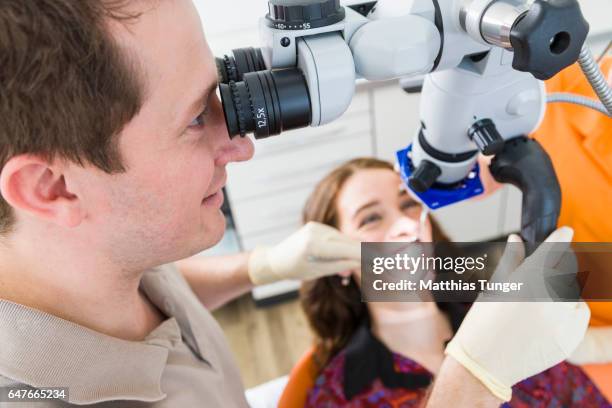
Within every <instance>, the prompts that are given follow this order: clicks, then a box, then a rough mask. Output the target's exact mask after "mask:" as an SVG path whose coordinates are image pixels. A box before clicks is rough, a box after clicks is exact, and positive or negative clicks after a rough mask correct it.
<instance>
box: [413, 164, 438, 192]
mask: <svg viewBox="0 0 612 408" xmlns="http://www.w3.org/2000/svg"><path fill="white" fill-rule="evenodd" d="M440 174H442V171H441V170H440V168H439V167H438V166H436V165H435V164H434V163H432V162H430V161H429V160H422V161H421V163H420V164H419V167H417V168H416V170H415V171H414V173H412V176H411V177H410V179H409V180H408V185H409V186H410V188H412V189H413V190H414V191H416V192H417V193H424V192H426V191H427V190H429V189H430V188H431V186H433V184H434V183H435V182H436V180H437V179H438V177H440Z"/></svg>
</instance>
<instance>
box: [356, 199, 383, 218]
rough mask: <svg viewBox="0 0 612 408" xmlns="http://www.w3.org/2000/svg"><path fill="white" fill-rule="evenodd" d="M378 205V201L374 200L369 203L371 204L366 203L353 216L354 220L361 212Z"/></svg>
mask: <svg viewBox="0 0 612 408" xmlns="http://www.w3.org/2000/svg"><path fill="white" fill-rule="evenodd" d="M377 204H378V200H372V201H369V202H367V203H365V204H364V205H362V206H361V207H359V208H358V209H357V211H355V213H354V214H353V219H354V218H355V217H357V215H359V213H360V212H361V211H363V210H366V209H368V208H370V207H373V206H375V205H377Z"/></svg>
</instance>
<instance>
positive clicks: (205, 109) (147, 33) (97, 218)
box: [73, 0, 253, 268]
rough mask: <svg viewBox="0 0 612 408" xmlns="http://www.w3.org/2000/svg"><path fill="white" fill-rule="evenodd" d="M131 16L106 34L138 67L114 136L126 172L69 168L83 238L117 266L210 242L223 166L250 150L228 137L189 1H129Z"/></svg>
mask: <svg viewBox="0 0 612 408" xmlns="http://www.w3.org/2000/svg"><path fill="white" fill-rule="evenodd" d="M136 3H137V4H138V6H137V7H138V10H137V11H139V12H142V13H143V14H142V15H141V16H140V17H139V18H138V20H136V22H135V23H131V22H128V23H127V24H126V25H125V26H122V25H120V24H117V23H114V24H113V26H112V27H111V32H113V34H114V35H115V37H116V38H117V39H118V41H119V42H120V44H122V45H123V46H124V47H125V48H126V50H127V51H128V52H129V53H131V55H132V56H133V57H135V58H133V59H136V60H137V62H138V63H139V64H140V65H141V67H140V70H141V71H142V72H143V73H144V74H145V77H146V78H145V82H146V93H145V102H144V105H143V107H142V110H141V111H140V112H139V114H138V115H137V116H136V117H135V118H134V119H133V120H132V121H131V122H130V123H129V124H128V125H127V126H126V127H125V128H124V130H123V132H122V133H121V135H120V138H119V146H120V152H121V155H122V157H123V162H124V165H125V167H126V169H127V171H126V172H125V173H121V174H115V175H109V174H106V173H104V172H102V171H99V170H97V169H93V168H92V167H91V166H88V167H87V168H85V169H82V171H80V172H78V171H77V170H75V172H76V174H75V176H77V177H76V178H74V179H73V180H74V181H73V182H75V183H78V184H79V186H78V187H79V191H83V192H85V193H84V194H82V196H81V197H80V198H81V199H82V200H83V202H84V208H85V209H86V212H87V214H86V218H85V220H84V222H83V223H82V225H81V226H79V227H78V228H81V229H88V230H87V231H86V234H87V235H88V237H91V241H93V242H90V243H95V244H96V245H97V246H98V248H100V249H101V250H102V251H104V252H105V253H107V254H108V256H109V257H110V258H111V259H112V261H113V262H116V263H120V264H123V266H125V267H126V268H134V267H148V266H153V265H158V264H161V263H165V262H170V261H173V260H177V259H180V258H184V257H187V256H190V255H192V254H194V253H197V252H199V251H201V250H203V249H206V248H208V247H210V246H212V245H214V244H215V243H217V242H218V241H219V240H220V239H221V237H222V235H223V232H224V229H225V220H224V217H223V214H222V213H221V211H220V207H221V204H222V192H221V189H222V187H223V186H224V184H225V181H226V171H225V165H226V164H227V163H228V162H231V161H242V160H248V159H249V158H251V157H252V155H253V145H252V143H251V141H250V140H249V139H246V138H236V139H234V140H232V141H230V139H229V137H228V134H227V129H226V127H225V121H224V116H223V109H222V107H221V104H220V101H219V99H218V97H217V95H216V93H215V89H216V83H217V74H216V72H217V71H216V67H215V63H214V58H213V56H212V54H211V52H210V49H209V47H208V45H207V43H206V40H205V38H204V34H203V31H202V28H201V24H200V19H199V16H198V14H197V12H196V9H195V7H194V6H193V4H192V3H191V0H161V1H158V2H136Z"/></svg>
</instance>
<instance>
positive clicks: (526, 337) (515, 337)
mask: <svg viewBox="0 0 612 408" xmlns="http://www.w3.org/2000/svg"><path fill="white" fill-rule="evenodd" d="M572 236H573V231H572V230H571V229H570V228H560V229H558V230H557V231H555V232H554V233H552V234H551V235H550V236H549V237H548V239H547V240H546V242H560V243H565V244H559V245H556V247H555V251H550V248H551V247H550V245H549V246H540V247H539V248H538V249H537V250H536V251H535V252H534V253H533V255H532V256H530V257H529V258H527V260H525V262H523V258H524V255H523V256H520V255H519V256H517V251H516V250H514V249H513V250H512V256H506V253H507V252H508V248H506V251H505V252H504V256H503V257H502V260H503V262H500V264H503V265H504V267H511V268H513V269H515V270H516V273H517V274H518V276H520V275H521V274H522V271H521V268H522V267H523V266H524V265H528V267H529V268H530V269H532V270H534V269H537V266H540V267H541V268H542V269H549V268H553V269H554V268H557V267H559V263H560V261H561V257H562V254H563V252H561V251H558V250H559V249H561V247H562V246H563V245H565V248H568V247H569V242H570V241H571V239H572ZM513 245H521V244H520V243H517V244H513ZM544 251H546V253H544ZM522 253H523V254H524V251H522ZM504 258H505V259H504ZM561 263H563V262H561ZM563 267H566V265H563ZM589 317H590V311H589V308H588V307H587V306H586V304H585V303H584V302H552V301H547V302H481V301H477V302H475V303H474V304H473V305H472V307H471V309H470V311H469V313H468V314H467V316H466V317H465V320H464V321H463V323H462V324H461V327H460V328H459V330H458V332H457V334H456V335H455V337H454V338H453V339H452V341H451V342H450V343H449V344H448V346H447V348H446V354H447V355H450V356H452V357H453V358H454V359H455V360H457V361H458V362H459V363H460V364H461V365H463V366H464V367H465V368H466V369H467V370H468V371H470V372H471V373H472V374H473V375H474V376H475V377H476V378H478V379H479V380H480V381H481V382H482V383H483V384H484V385H485V386H486V387H487V388H488V389H489V390H490V391H491V392H492V393H493V394H494V395H495V396H497V397H498V398H500V399H501V400H503V401H509V400H510V399H511V397H512V388H511V387H512V386H513V385H514V384H516V383H518V382H520V381H522V380H524V379H526V378H528V377H531V376H533V375H535V374H538V373H540V372H542V371H544V370H546V369H548V368H550V367H552V366H554V365H556V364H558V363H560V362H561V361H563V360H565V359H566V358H568V357H569V356H570V355H571V354H572V352H573V351H574V350H575V349H576V347H577V346H578V344H579V343H580V342H581V341H582V339H583V338H584V334H585V331H586V329H587V326H588V322H589Z"/></svg>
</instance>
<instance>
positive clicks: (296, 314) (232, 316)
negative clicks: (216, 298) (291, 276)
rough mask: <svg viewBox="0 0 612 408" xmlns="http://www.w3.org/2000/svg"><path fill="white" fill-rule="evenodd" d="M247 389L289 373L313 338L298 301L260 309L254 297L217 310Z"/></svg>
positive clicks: (242, 298)
mask: <svg viewBox="0 0 612 408" xmlns="http://www.w3.org/2000/svg"><path fill="white" fill-rule="evenodd" d="M213 314H214V316H215V318H217V321H218V322H219V324H220V325H221V327H222V328H223V330H224V332H225V335H226V337H227V338H228V341H229V343H230V346H231V348H232V351H233V352H234V356H235V357H236V359H237V360H238V365H239V366H240V371H241V373H242V379H243V381H244V386H245V387H246V388H250V387H253V386H255V385H259V384H261V383H264V382H266V381H270V380H272V379H274V378H277V377H280V376H283V375H286V374H288V373H289V371H290V370H291V368H292V367H293V365H294V364H295V363H296V362H297V360H298V359H299V358H300V356H301V355H302V353H304V351H306V350H307V349H308V347H309V346H310V345H311V341H312V336H311V334H310V330H309V328H308V324H307V323H306V318H305V317H304V314H303V313H302V310H301V309H300V305H299V302H298V300H297V299H295V300H290V301H286V302H284V303H281V304H278V305H274V306H267V307H256V306H255V303H254V302H253V300H252V298H251V296H250V295H246V296H243V297H241V298H239V299H237V300H235V301H233V302H232V303H230V304H228V305H225V306H224V307H222V308H220V309H218V310H216V311H215V312H214V313H213Z"/></svg>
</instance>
